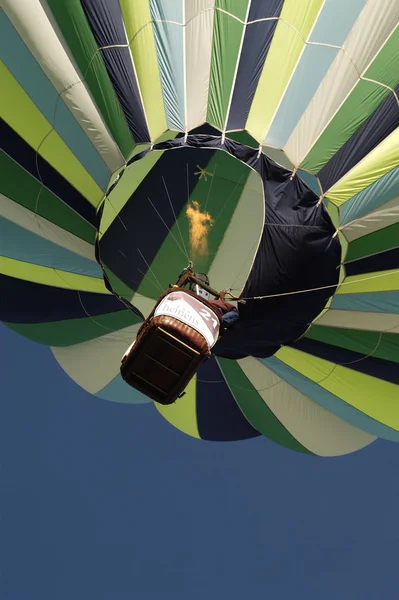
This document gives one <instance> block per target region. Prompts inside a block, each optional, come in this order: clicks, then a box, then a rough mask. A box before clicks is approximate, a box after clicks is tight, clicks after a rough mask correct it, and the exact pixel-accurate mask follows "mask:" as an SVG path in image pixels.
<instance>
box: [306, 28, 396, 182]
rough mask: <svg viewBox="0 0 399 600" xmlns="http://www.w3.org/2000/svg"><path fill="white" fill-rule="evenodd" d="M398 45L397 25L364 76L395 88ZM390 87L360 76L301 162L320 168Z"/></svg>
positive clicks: (312, 167) (375, 106)
mask: <svg viewBox="0 0 399 600" xmlns="http://www.w3.org/2000/svg"><path fill="white" fill-rule="evenodd" d="M398 47H399V29H398V28H397V29H396V31H395V32H394V33H393V34H392V35H391V37H390V38H389V40H388V41H387V43H386V44H385V46H384V47H383V48H382V50H381V51H380V53H379V54H378V56H377V57H376V58H375V59H374V61H373V62H372V64H371V65H370V67H369V68H368V69H367V71H366V72H365V73H364V74H363V77H367V78H369V79H373V80H374V81H378V82H381V83H382V84H384V85H385V86H389V87H391V88H395V87H396V85H397V84H398V83H399V69H398ZM389 87H388V88H387V87H383V86H382V85H378V84H377V83H373V82H370V81H364V80H360V81H359V82H358V84H357V85H356V86H355V88H354V89H353V91H352V93H351V94H350V96H349V97H348V98H347V100H346V101H345V102H344V104H343V105H342V106H341V108H340V109H339V110H338V112H337V114H336V115H335V116H334V118H333V119H332V120H331V122H330V123H329V125H328V127H327V128H326V130H325V131H324V132H323V134H322V135H321V136H320V138H319V140H318V141H317V142H316V144H315V145H314V146H313V148H312V150H311V151H310V153H309V154H308V156H307V157H306V158H305V160H304V161H303V162H302V164H301V166H302V167H303V168H305V169H308V170H309V171H312V172H314V173H317V172H318V171H320V169H322V167H324V165H325V164H326V163H327V162H328V161H329V160H330V158H331V157H332V156H333V155H334V154H335V153H336V152H337V150H339V148H341V147H342V146H343V145H344V143H345V142H346V141H347V140H348V139H349V138H350V137H351V136H352V135H353V134H354V133H355V132H356V131H357V130H358V129H359V127H360V126H361V125H362V124H363V123H364V121H365V120H366V119H367V118H368V117H369V116H370V115H371V114H372V113H373V112H374V111H375V110H376V108H377V107H378V106H379V105H380V104H381V102H383V101H384V99H385V98H386V97H387V96H388V94H391V93H392V92H391V90H390V89H389Z"/></svg>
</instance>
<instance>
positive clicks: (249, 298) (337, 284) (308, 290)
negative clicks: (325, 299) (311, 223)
mask: <svg viewBox="0 0 399 600" xmlns="http://www.w3.org/2000/svg"><path fill="white" fill-rule="evenodd" d="M395 273H396V274H399V269H395V270H394V271H390V272H389V273H381V274H380V275H372V276H371V277H363V278H362V279H356V280H355V281H343V282H342V283H333V284H331V285H322V286H320V287H314V288H309V289H305V290H296V291H294V292H281V293H280V294H268V295H266V296H252V297H244V298H240V300H264V299H266V298H280V297H281V296H293V295H295V294H307V293H308V292H318V291H320V290H328V289H332V288H336V287H341V286H344V285H353V284H356V283H362V282H363V281H371V280H373V279H380V278H382V277H389V276H391V275H394V274H395Z"/></svg>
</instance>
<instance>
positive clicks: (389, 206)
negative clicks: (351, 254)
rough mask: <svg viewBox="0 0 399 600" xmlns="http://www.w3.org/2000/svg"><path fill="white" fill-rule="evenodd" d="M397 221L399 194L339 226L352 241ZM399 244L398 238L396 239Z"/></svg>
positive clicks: (398, 216) (398, 219)
mask: <svg viewBox="0 0 399 600" xmlns="http://www.w3.org/2000/svg"><path fill="white" fill-rule="evenodd" d="M398 222H399V196H396V198H393V200H390V202H387V203H386V204H383V205H382V206H379V207H378V208H377V209H376V210H373V211H371V212H370V213H368V214H367V215H365V216H364V217H361V218H360V219H356V220H355V221H351V222H350V223H348V224H347V225H344V226H343V227H341V232H342V233H343V235H344V236H345V238H346V239H347V240H348V242H353V240H356V239H357V238H360V237H363V236H365V235H368V234H369V233H373V232H374V231H379V230H380V229H384V227H389V226H390V225H394V224H395V223H398ZM398 246H399V239H398Z"/></svg>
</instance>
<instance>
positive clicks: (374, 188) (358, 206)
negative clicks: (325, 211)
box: [339, 167, 399, 225]
mask: <svg viewBox="0 0 399 600" xmlns="http://www.w3.org/2000/svg"><path fill="white" fill-rule="evenodd" d="M397 196H399V167H397V168H396V169H393V170H392V171H390V172H389V173H387V174H386V175H384V177H381V179H378V180H377V181H376V182H375V183H373V184H372V185H369V186H368V187H367V188H366V189H364V190H363V191H361V192H359V193H358V194H356V196H353V198H351V199H350V200H347V201H346V202H344V204H342V205H341V206H340V208H339V212H340V216H341V220H340V222H341V225H345V224H346V223H350V222H351V221H353V220H354V219H360V217H363V216H365V215H367V213H369V212H371V211H373V210H375V209H376V208H379V207H380V206H383V204H386V203H387V202H390V201H391V200H393V199H394V198H396V197H397Z"/></svg>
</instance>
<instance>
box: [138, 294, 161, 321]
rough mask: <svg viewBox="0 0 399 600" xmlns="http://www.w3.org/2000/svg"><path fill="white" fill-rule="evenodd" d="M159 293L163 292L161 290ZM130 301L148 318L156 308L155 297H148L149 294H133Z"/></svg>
mask: <svg viewBox="0 0 399 600" xmlns="http://www.w3.org/2000/svg"><path fill="white" fill-rule="evenodd" d="M159 294H161V292H159ZM130 302H131V304H133V306H135V307H136V308H138V309H139V311H141V313H142V315H143V316H144V318H145V319H146V318H147V317H148V315H149V314H150V312H151V311H152V309H153V308H154V306H155V303H156V300H154V298H147V296H142V295H141V294H133V296H132V298H131V300H130Z"/></svg>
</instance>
